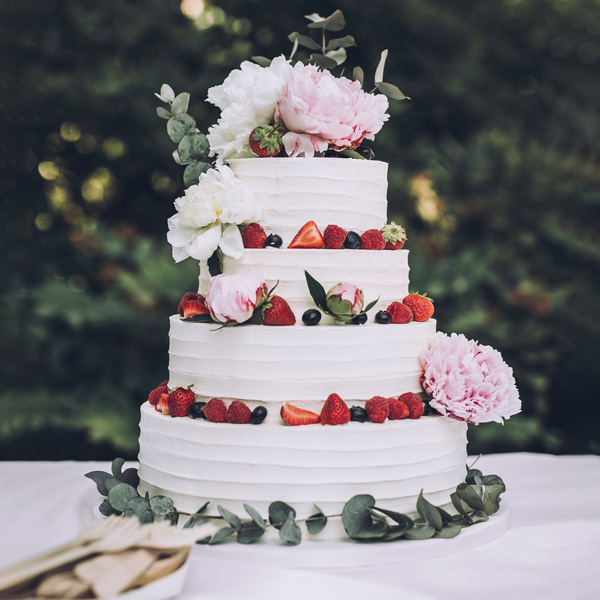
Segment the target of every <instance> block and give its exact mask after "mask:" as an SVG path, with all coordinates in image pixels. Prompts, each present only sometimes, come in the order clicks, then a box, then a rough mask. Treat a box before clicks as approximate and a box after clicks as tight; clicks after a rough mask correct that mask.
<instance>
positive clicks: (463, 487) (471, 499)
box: [456, 483, 486, 511]
mask: <svg viewBox="0 0 600 600" xmlns="http://www.w3.org/2000/svg"><path fill="white" fill-rule="evenodd" d="M456 493H457V494H458V497H459V498H460V499H461V500H462V501H463V502H466V503H467V504H468V505H469V506H470V507H471V508H472V509H474V510H483V511H485V508H486V507H485V502H484V501H483V500H482V499H481V498H480V496H479V494H478V493H477V492H476V491H475V489H474V488H473V487H472V486H470V485H468V484H467V483H461V484H460V485H459V486H458V487H457V488H456Z"/></svg>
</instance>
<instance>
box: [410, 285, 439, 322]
mask: <svg viewBox="0 0 600 600" xmlns="http://www.w3.org/2000/svg"><path fill="white" fill-rule="evenodd" d="M402 302H403V304H406V306H408V308H410V310H412V313H413V316H414V318H415V321H418V322H419V323H423V322H424V321H427V320H428V319H430V318H431V317H432V316H433V300H431V298H427V294H419V293H418V292H417V293H416V294H409V295H408V296H406V298H404V300H402Z"/></svg>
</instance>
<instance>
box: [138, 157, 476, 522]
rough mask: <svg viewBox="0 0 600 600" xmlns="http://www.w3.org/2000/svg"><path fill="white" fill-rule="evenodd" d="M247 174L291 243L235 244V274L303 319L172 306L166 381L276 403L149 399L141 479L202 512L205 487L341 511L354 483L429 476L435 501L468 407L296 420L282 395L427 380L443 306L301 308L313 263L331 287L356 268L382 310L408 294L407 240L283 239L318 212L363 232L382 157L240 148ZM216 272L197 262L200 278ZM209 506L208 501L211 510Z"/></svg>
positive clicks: (234, 504) (198, 393)
mask: <svg viewBox="0 0 600 600" xmlns="http://www.w3.org/2000/svg"><path fill="white" fill-rule="evenodd" d="M230 166H231V169H232V170H233V171H234V173H235V175H236V176H237V178H239V179H240V180H241V181H243V182H245V183H246V184H247V185H248V186H249V187H250V188H251V190H252V191H253V193H254V196H255V198H256V202H257V204H258V205H259V208H260V212H261V214H262V216H261V218H260V219H258V220H257V222H258V223H259V224H260V225H262V226H263V228H264V230H265V232H266V233H277V234H278V235H280V236H281V237H282V240H283V245H282V247H281V248H260V249H246V250H245V251H244V253H243V256H242V257H241V258H240V259H238V260H235V259H233V258H230V257H224V260H223V261H222V270H223V273H225V274H230V275H231V274H237V273H241V272H244V271H247V270H249V269H253V270H256V271H258V272H260V273H262V274H263V275H264V278H265V280H266V283H267V285H268V287H269V288H271V287H272V286H273V285H275V284H276V283H277V282H279V283H278V287H277V293H278V294H280V295H281V296H282V297H283V298H285V299H286V300H287V301H288V303H289V306H290V307H291V309H292V311H293V312H294V314H295V316H296V324H295V325H293V326H288V327H269V326H267V325H260V324H256V325H255V324H246V325H243V326H239V327H222V328H219V327H217V324H215V323H212V324H211V323H202V322H188V321H186V320H183V319H182V318H181V317H180V316H179V315H174V316H172V317H171V329H170V349H169V384H168V385H169V388H170V389H173V388H178V387H187V386H192V385H193V387H192V390H193V392H194V396H195V400H196V401H205V402H206V401H208V400H210V399H212V398H219V399H221V400H223V401H224V402H225V404H229V403H230V402H232V401H234V400H239V401H242V402H243V403H244V404H246V405H247V406H248V407H249V408H250V409H254V408H256V407H257V406H264V407H266V409H267V411H268V414H267V417H266V419H265V421H264V422H263V423H261V424H260V425H252V424H243V425H241V424H236V423H213V422H209V421H207V420H202V419H191V418H169V417H167V416H165V415H163V414H162V413H160V412H157V411H156V410H155V407H154V406H151V405H150V404H149V403H146V404H144V405H143V406H142V418H141V424H140V429H141V434H140V453H139V459H140V469H139V475H140V478H141V484H140V492H142V493H144V492H146V491H148V492H149V493H150V494H151V495H155V494H165V495H168V496H169V497H171V498H172V499H173V500H174V502H175V505H176V506H177V508H178V509H180V510H183V511H187V512H192V511H195V510H197V509H198V507H199V506H201V505H202V504H203V503H204V502H205V501H210V502H211V505H210V506H209V509H208V510H207V514H217V513H216V505H218V504H221V505H223V506H224V507H226V508H228V509H229V510H232V511H243V504H244V503H249V504H251V505H252V506H253V507H255V508H256V509H257V510H259V511H261V512H262V513H263V514H266V511H267V508H268V505H269V503H270V502H273V501H275V500H281V501H284V502H286V503H288V504H290V505H292V506H293V507H294V508H295V509H296V511H297V515H298V518H305V517H308V516H309V515H310V514H311V513H312V512H313V511H314V507H313V505H314V504H316V505H318V506H319V507H320V508H321V509H322V510H323V511H324V512H325V513H326V514H339V513H340V512H341V510H342V508H343V505H344V503H345V502H347V501H348V500H349V499H350V498H351V497H352V496H354V495H356V494H361V493H365V494H371V495H373V496H374V497H375V498H376V500H378V501H381V502H382V503H383V504H384V505H385V506H386V507H389V508H391V509H393V510H398V511H411V510H414V508H415V504H416V499H417V496H418V495H419V493H420V491H421V490H423V491H424V493H425V494H426V496H427V498H428V499H429V500H430V501H431V502H433V503H435V504H438V505H445V504H448V503H449V500H450V498H449V497H450V494H451V492H453V491H454V490H455V489H456V486H457V485H458V484H459V483H461V482H462V481H463V480H464V477H465V462H466V443H467V438H466V431H467V425H466V423H465V422H462V421H458V420H455V419H451V418H447V417H444V416H441V415H439V414H435V415H434V414H430V415H426V416H423V417H422V418H419V419H403V420H386V421H385V422H383V423H375V422H355V421H351V422H349V423H346V424H343V425H336V426H329V425H323V424H321V423H316V424H311V425H303V426H299V427H290V426H288V425H286V424H285V423H284V421H283V420H282V419H281V417H280V410H281V408H282V406H283V405H284V404H285V403H290V404H292V405H294V406H296V407H299V408H301V409H306V410H309V411H313V412H315V413H317V414H318V413H319V412H320V411H321V409H322V407H323V404H324V403H325V401H326V399H327V398H328V396H329V395H330V394H338V395H339V396H340V397H341V398H343V400H344V402H346V403H347V405H348V406H360V407H364V406H365V403H366V402H367V401H368V400H369V399H371V398H373V397H374V396H382V397H386V398H387V397H394V396H395V397H398V396H399V395H401V394H404V393H406V392H414V393H417V394H419V393H422V392H423V388H422V386H421V376H422V374H423V369H422V366H421V362H420V359H419V356H420V354H421V352H422V351H423V350H426V349H427V348H428V347H429V344H430V341H431V339H432V338H433V336H434V335H435V330H436V325H435V321H434V320H433V319H428V320H426V321H425V322H411V323H408V324H403V325H396V324H386V325H382V324H379V323H376V322H374V321H373V319H372V318H370V319H369V322H367V323H366V324H364V325H352V324H347V325H344V326H338V325H336V324H335V319H334V318H333V317H332V316H331V315H324V318H323V320H322V321H321V322H320V323H319V324H318V325H317V326H312V327H309V326H306V325H304V324H303V322H302V315H303V313H304V311H305V310H307V309H310V308H311V307H312V308H314V307H315V304H314V302H313V300H312V298H311V295H310V293H309V290H308V287H307V283H306V278H305V273H304V272H305V270H306V271H308V272H310V273H311V275H313V276H314V277H315V279H317V280H318V281H320V282H321V283H322V284H323V286H324V288H325V289H328V288H330V287H331V286H333V285H335V284H337V283H339V282H344V281H349V282H352V283H353V284H355V285H356V286H358V287H359V288H361V289H362V290H363V291H364V296H365V301H367V302H368V301H370V300H375V299H377V298H379V301H378V304H377V305H376V307H375V308H374V312H375V311H378V310H385V309H386V307H387V306H388V305H389V304H390V303H391V302H393V301H402V299H403V298H404V297H405V296H406V295H407V294H408V286H409V267H408V251H407V250H404V249H401V250H393V251H389V250H381V251H378V250H363V249H357V250H353V249H338V250H332V249H326V248H323V249H315V248H311V249H298V248H287V246H288V245H289V243H290V241H291V240H292V239H293V237H294V235H295V234H296V233H297V232H298V231H299V230H300V228H301V227H302V226H303V225H304V224H305V223H306V222H307V221H314V222H315V223H316V224H317V226H318V227H319V228H320V229H321V230H324V229H325V228H326V227H327V225H329V224H331V223H335V224H336V225H339V226H341V227H343V228H344V229H346V230H348V231H354V232H357V233H359V234H360V233H362V232H364V231H366V230H369V229H373V228H374V229H378V230H379V229H381V228H382V227H383V226H384V225H385V223H386V222H387V215H386V212H387V201H386V191H387V165H386V164H385V163H382V162H378V161H369V160H358V159H351V158H348V159H341V158H293V159H291V158H256V159H251V158H249V159H239V160H232V161H231V163H230ZM209 281H210V276H209V274H208V269H207V267H206V265H205V264H201V275H200V289H199V293H201V294H203V295H205V294H206V293H207V291H208V286H209ZM211 507H212V511H211Z"/></svg>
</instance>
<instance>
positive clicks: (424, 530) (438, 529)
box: [85, 458, 506, 546]
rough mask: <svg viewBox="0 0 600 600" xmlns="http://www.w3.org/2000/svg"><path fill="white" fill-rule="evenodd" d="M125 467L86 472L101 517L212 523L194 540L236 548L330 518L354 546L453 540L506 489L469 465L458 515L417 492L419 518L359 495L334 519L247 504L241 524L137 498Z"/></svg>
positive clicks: (276, 505)
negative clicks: (230, 541)
mask: <svg viewBox="0 0 600 600" xmlns="http://www.w3.org/2000/svg"><path fill="white" fill-rule="evenodd" d="M124 463H125V460H124V459H123V458H116V459H115V460H114V461H113V463H112V469H111V470H112V473H106V472H104V471H91V472H90V473H86V474H85V476H86V477H88V478H89V479H92V480H93V481H94V482H95V483H96V487H97V488H98V492H100V494H102V496H105V499H104V501H103V502H102V504H101V505H100V512H101V513H102V514H103V515H105V516H109V515H122V516H124V517H134V516H135V517H137V518H138V519H139V521H140V523H142V524H144V523H152V522H154V521H156V520H158V519H163V520H165V521H169V522H170V523H171V524H172V525H177V524H178V523H179V518H180V516H186V517H188V519H187V521H186V522H185V524H184V525H183V527H184V529H186V528H191V527H195V526H196V525H200V524H202V523H207V522H209V521H211V520H216V519H218V520H222V521H224V522H225V523H226V525H225V526H224V527H222V528H221V529H219V531H217V532H216V533H215V534H214V535H213V536H210V537H207V538H205V539H203V540H201V541H199V542H198V543H201V544H217V543H219V542H222V541H224V540H225V539H227V538H229V537H231V536H233V535H234V534H235V535H236V540H237V541H238V542H239V543H240V544H250V543H252V542H255V541H256V540H258V539H259V538H260V537H262V535H263V534H264V533H265V532H266V531H267V528H269V527H274V528H275V529H278V530H279V537H280V538H281V540H282V541H283V542H284V543H286V544H288V545H291V546H296V545H298V544H299V543H300V542H301V541H302V530H301V529H300V527H299V526H298V523H301V522H304V524H305V526H306V529H307V531H308V533H310V534H317V533H319V532H320V531H322V530H323V529H324V528H325V527H326V525H327V523H328V520H329V519H331V518H335V517H341V519H342V523H343V525H344V529H345V531H346V534H347V535H348V537H349V538H350V539H352V540H355V541H357V542H367V541H383V542H389V541H393V540H401V539H403V540H426V539H429V538H452V537H455V536H456V535H458V534H459V533H460V531H461V529H463V528H464V527H470V526H471V525H474V524H476V523H480V522H482V521H487V520H488V518H489V516H490V515H493V514H494V513H496V512H497V511H498V510H499V508H500V495H501V494H502V493H503V492H505V491H506V486H505V485H504V482H503V481H502V479H501V478H500V477H499V476H498V475H483V474H482V473H481V471H479V470H478V469H473V468H472V467H473V465H471V467H467V476H466V478H465V481H464V483H461V484H459V485H458V487H457V488H456V491H455V492H454V493H452V494H451V495H450V499H451V500H452V504H453V506H454V508H455V509H456V511H457V514H455V515H451V514H449V513H448V512H446V511H445V510H444V509H443V508H440V507H439V506H434V505H433V504H431V503H430V502H429V501H428V500H426V499H425V497H424V496H423V490H421V493H420V494H419V497H418V499H417V505H416V512H417V513H418V514H419V517H418V518H416V519H413V518H411V517H409V516H408V515H405V514H402V513H399V512H396V511H393V510H389V509H386V508H381V507H379V506H376V502H375V498H373V496H370V495H369V494H360V495H358V496H354V497H352V498H350V500H348V502H346V504H345V505H344V508H343V510H342V513H341V514H339V515H328V516H327V515H325V514H324V513H323V511H322V510H321V509H320V508H319V507H318V506H316V505H315V512H314V514H312V515H311V516H310V517H308V518H306V519H296V511H295V509H294V508H293V507H292V506H290V505H289V504H286V503H285V502H281V501H275V502H271V504H270V505H269V517H268V520H267V519H264V518H263V517H262V516H261V515H260V513H259V512H258V511H257V510H256V509H255V508H253V507H252V506H250V505H249V504H244V508H245V510H246V512H247V513H248V515H249V517H250V518H249V519H247V518H245V519H244V520H242V518H240V517H239V516H238V515H236V514H234V513H232V512H231V511H229V510H227V509H226V508H224V507H223V506H220V505H218V506H217V511H218V512H219V516H208V515H205V514H203V513H204V511H205V510H206V509H207V507H208V506H209V502H205V503H204V504H203V505H202V506H201V507H200V508H199V509H198V510H197V511H196V512H195V513H186V512H183V511H180V510H177V509H176V508H175V505H174V503H173V500H171V498H168V497H167V496H153V497H152V498H150V496H149V494H148V493H147V492H146V494H145V495H144V496H140V494H139V493H138V491H137V486H138V484H139V481H140V480H139V477H138V473H137V470H136V469H127V470H126V471H124V472H123V471H122V468H123V464H124ZM386 517H387V518H386Z"/></svg>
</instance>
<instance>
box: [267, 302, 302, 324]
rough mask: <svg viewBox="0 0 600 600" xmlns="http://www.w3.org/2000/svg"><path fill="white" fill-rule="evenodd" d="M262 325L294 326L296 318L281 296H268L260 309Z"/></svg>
mask: <svg viewBox="0 0 600 600" xmlns="http://www.w3.org/2000/svg"><path fill="white" fill-rule="evenodd" d="M260 310H261V313H262V318H263V325H295V324H296V317H295V316H294V313H293V312H292V309H291V308H290V305H289V304H288V303H287V302H286V301H285V300H284V299H283V298H282V297H281V296H269V298H267V301H266V302H265V303H264V304H263V306H262V308H261V309H260Z"/></svg>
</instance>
